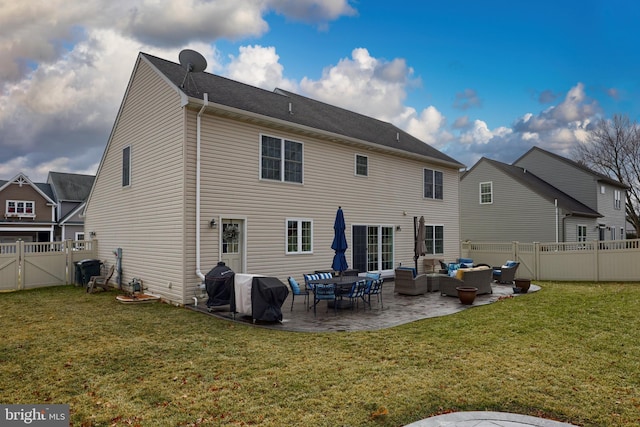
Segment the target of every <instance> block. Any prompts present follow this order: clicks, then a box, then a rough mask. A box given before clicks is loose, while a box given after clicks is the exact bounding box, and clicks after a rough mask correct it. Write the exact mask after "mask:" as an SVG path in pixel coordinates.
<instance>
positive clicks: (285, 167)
mask: <svg viewBox="0 0 640 427" xmlns="http://www.w3.org/2000/svg"><path fill="white" fill-rule="evenodd" d="M260 178H261V179H270V180H274V181H282V182H297V183H302V144H301V143H299V142H295V141H289V140H287V139H283V138H275V137H272V136H266V135H262V139H261V141H260Z"/></svg>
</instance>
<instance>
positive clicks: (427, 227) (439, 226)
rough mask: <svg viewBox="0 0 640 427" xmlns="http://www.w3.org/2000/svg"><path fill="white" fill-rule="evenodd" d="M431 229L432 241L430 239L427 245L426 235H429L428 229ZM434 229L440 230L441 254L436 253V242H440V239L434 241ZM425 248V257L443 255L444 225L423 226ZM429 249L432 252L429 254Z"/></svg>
mask: <svg viewBox="0 0 640 427" xmlns="http://www.w3.org/2000/svg"><path fill="white" fill-rule="evenodd" d="M430 228H431V229H432V233H431V234H432V236H433V237H432V239H431V243H430V244H429V243H427V242H428V239H427V235H428V234H429V229H430ZM436 228H441V229H442V239H441V240H442V252H436V247H437V245H436V240H440V239H436ZM425 230H426V232H425V240H424V243H425V248H426V249H427V252H426V255H444V242H445V239H444V224H425ZM429 247H431V248H433V251H432V252H429Z"/></svg>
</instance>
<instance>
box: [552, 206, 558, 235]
mask: <svg viewBox="0 0 640 427" xmlns="http://www.w3.org/2000/svg"><path fill="white" fill-rule="evenodd" d="M553 204H554V205H555V207H556V243H558V199H553Z"/></svg>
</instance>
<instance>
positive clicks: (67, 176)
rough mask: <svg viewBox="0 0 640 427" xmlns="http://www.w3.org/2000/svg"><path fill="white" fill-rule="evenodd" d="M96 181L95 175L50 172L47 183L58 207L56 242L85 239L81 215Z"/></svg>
mask: <svg viewBox="0 0 640 427" xmlns="http://www.w3.org/2000/svg"><path fill="white" fill-rule="evenodd" d="M94 179H95V176H93V175H82V174H75V173H61V172H49V176H48V177H47V183H48V184H49V185H50V186H51V190H52V191H53V196H54V199H55V200H56V206H57V209H56V223H57V225H58V227H56V236H55V240H68V239H71V240H84V239H85V235H84V218H83V217H82V216H81V213H82V210H83V208H84V204H85V201H86V200H87V197H88V196H89V192H90V191H91V186H92V185H93V180H94ZM87 237H88V236H87Z"/></svg>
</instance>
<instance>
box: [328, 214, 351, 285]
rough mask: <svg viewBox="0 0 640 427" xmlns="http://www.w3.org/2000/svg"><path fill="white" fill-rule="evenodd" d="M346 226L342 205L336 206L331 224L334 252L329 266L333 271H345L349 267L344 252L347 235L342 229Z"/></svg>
mask: <svg viewBox="0 0 640 427" xmlns="http://www.w3.org/2000/svg"><path fill="white" fill-rule="evenodd" d="M345 228H346V225H345V222H344V213H343V212H342V207H338V212H337V213H336V220H335V222H334V224H333V231H334V235H333V243H331V249H333V250H334V251H335V252H336V254H335V255H334V256H333V263H332V264H331V268H332V269H333V270H334V271H340V272H342V271H345V270H346V269H347V268H349V265H348V264H347V258H346V257H345V255H344V253H345V252H346V250H347V247H348V246H347V237H346V236H345V234H344V230H345Z"/></svg>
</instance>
